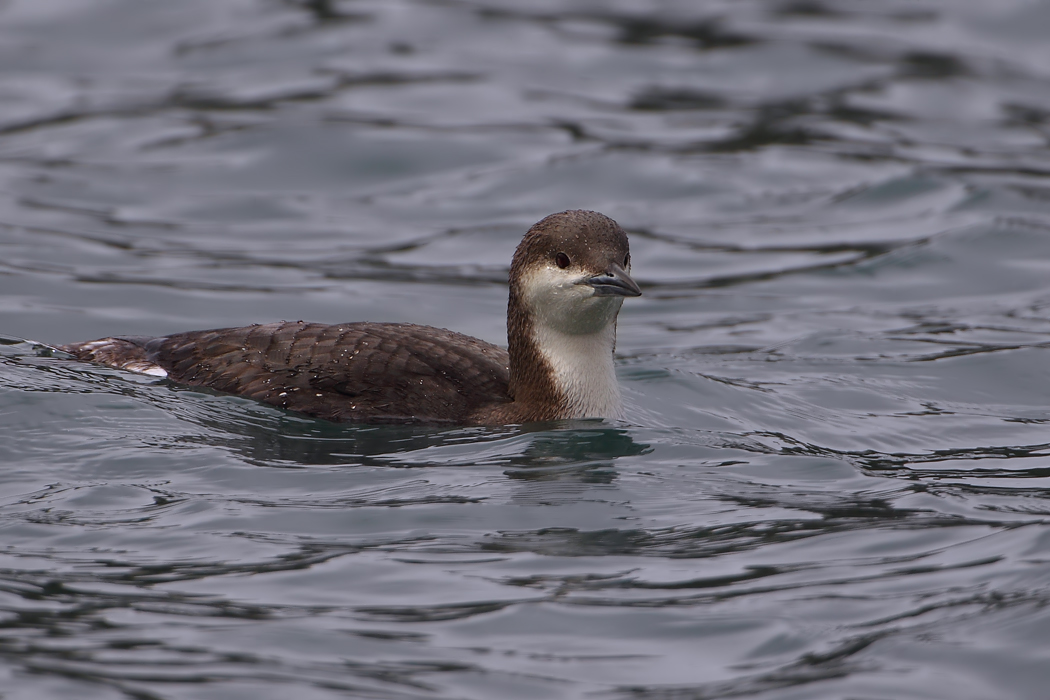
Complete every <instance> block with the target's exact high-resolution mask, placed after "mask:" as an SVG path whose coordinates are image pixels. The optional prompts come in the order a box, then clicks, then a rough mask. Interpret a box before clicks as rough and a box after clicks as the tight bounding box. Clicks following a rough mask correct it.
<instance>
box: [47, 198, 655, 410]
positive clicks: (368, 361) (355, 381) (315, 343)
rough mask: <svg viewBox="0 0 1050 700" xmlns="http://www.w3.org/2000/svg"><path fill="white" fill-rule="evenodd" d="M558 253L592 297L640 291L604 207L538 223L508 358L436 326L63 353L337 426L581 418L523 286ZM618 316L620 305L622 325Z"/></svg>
mask: <svg viewBox="0 0 1050 700" xmlns="http://www.w3.org/2000/svg"><path fill="white" fill-rule="evenodd" d="M559 255H563V256H566V259H571V261H572V269H571V270H568V271H566V272H565V273H564V275H576V276H577V277H579V278H580V281H573V282H572V284H573V285H584V286H586V287H587V288H588V289H593V292H592V295H593V296H594V297H598V296H605V297H608V296H618V297H622V296H635V295H637V294H638V293H640V292H638V291H637V286H636V285H635V284H634V282H633V281H632V280H630V277H628V276H627V275H626V272H624V271H623V268H624V267H627V266H628V264H629V260H628V253H627V236H626V234H625V233H624V232H623V230H622V229H621V228H620V227H619V226H618V225H617V224H616V223H615V222H614V221H612V220H611V219H609V218H607V217H605V216H603V215H601V214H598V213H596V212H587V211H569V212H563V213H561V214H554V215H551V216H549V217H547V218H545V219H543V220H542V221H540V222H539V223H537V224H536V225H535V226H533V227H532V228H531V229H530V230H529V232H528V233H527V234H526V235H525V237H524V239H523V240H522V242H521V244H520V245H519V246H518V248H517V250H516V251H515V254H514V259H513V261H512V263H511V274H510V297H509V303H508V309H507V334H508V340H509V352H508V351H507V350H503V349H502V348H499V347H497V346H495V345H492V344H490V343H486V342H484V341H482V340H478V339H477V338H472V337H470V336H466V335H462V334H460V333H454V332H452V331H448V330H444V329H439V328H431V327H428V326H417V325H412V324H392V323H344V324H337V325H324V324H319V323H304V322H301V321H300V322H297V323H289V322H281V323H270V324H265V325H253V326H246V327H242V328H223V329H217V330H206V331H190V332H187V333H177V334H174V335H169V336H163V337H158V338H105V339H102V340H96V341H89V342H85V343H73V344H70V345H66V346H63V347H61V349H62V350H64V351H66V352H69V353H71V354H72V355H74V356H75V357H76V358H77V359H79V360H84V361H88V362H96V363H100V364H105V365H109V366H113V367H120V368H124V369H130V370H134V371H139V372H146V373H151V374H157V375H160V376H163V375H166V376H167V378H168V379H170V380H172V381H175V382H178V383H180V384H188V385H191V386H203V387H210V388H212V389H215V390H218V391H223V392H228V393H231V394H237V395H240V396H247V397H250V398H253V399H257V400H259V401H263V402H265V403H268V404H272V405H274V406H280V407H282V408H286V409H289V410H292V411H297V412H300V413H304V414H307V415H310V416H315V417H318V418H324V419H327V420H333V421H348V422H428V423H432V422H441V423H455V424H507V423H524V422H530V421H539V420H554V419H559V418H570V417H580V416H576V415H574V414H573V413H574V411H576V412H577V413H578V412H579V411H580V410H582V409H575V408H573V406H572V405H570V404H571V402H570V401H569V398H568V394H567V393H566V390H565V389H564V387H562V386H560V385H559V383H558V378H557V376H556V373H555V372H554V369H553V368H552V362H551V359H550V357H549V353H545V351H544V349H543V348H542V347H540V346H539V344H538V343H537V340H536V338H537V335H536V329H535V325H536V323H537V322H538V321H537V318H538V316H537V310H536V309H534V308H531V307H530V302H529V301H528V294H527V291H528V290H526V289H525V288H523V285H524V284H526V282H527V280H529V279H531V278H530V277H529V275H530V273H533V272H536V271H537V270H541V271H548V270H555V268H557V267H561V265H560V264H559V263H558V262H557V260H558V258H557V256H559ZM611 266H612V267H611ZM621 273H622V274H621ZM599 277H600V278H599ZM572 279H574V280H575V278H572ZM568 288H569V289H572V290H575V287H573V286H570V287H568ZM609 290H612V291H609ZM584 296H586V295H584ZM602 303H605V302H602ZM618 309H619V306H618V299H617V306H616V308H615V310H614V311H613V315H612V318H613V321H612V322H613V324H614V326H615V311H618ZM541 315H542V314H541ZM613 338H615V327H614V328H613ZM611 353H612V348H611V347H610V348H609V349H608V354H609V357H608V358H599V359H607V360H608V361H609V362H611ZM617 398H618V393H617Z"/></svg>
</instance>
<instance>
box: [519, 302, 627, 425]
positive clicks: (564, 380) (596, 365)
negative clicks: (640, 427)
mask: <svg viewBox="0 0 1050 700" xmlns="http://www.w3.org/2000/svg"><path fill="white" fill-rule="evenodd" d="M536 344H537V346H538V347H539V350H540V353H541V354H542V355H543V357H544V358H545V359H546V360H547V362H548V364H549V365H550V367H551V370H552V371H553V372H554V384H555V386H556V387H557V388H558V390H559V391H560V393H561V394H562V396H564V397H565V400H566V402H567V404H568V409H569V412H570V414H571V416H572V417H573V418H621V417H623V402H622V400H621V398H620V385H619V384H618V383H617V382H616V370H615V367H614V366H613V347H614V346H615V344H616V324H615V322H614V323H610V324H609V325H608V326H606V327H605V328H604V329H603V330H602V331H601V332H598V333H586V334H570V333H562V332H559V331H557V330H554V329H552V328H550V327H549V326H539V327H538V328H537V329H536Z"/></svg>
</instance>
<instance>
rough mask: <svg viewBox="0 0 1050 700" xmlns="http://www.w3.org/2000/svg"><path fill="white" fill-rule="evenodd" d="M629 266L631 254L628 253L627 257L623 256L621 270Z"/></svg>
mask: <svg viewBox="0 0 1050 700" xmlns="http://www.w3.org/2000/svg"><path fill="white" fill-rule="evenodd" d="M630 266H631V254H630V253H628V254H627V255H625V256H623V269H625V270H626V269H627V268H629V267H630Z"/></svg>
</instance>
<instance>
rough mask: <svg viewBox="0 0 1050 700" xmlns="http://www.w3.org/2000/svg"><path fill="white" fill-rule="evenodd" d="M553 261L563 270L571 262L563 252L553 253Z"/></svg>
mask: <svg viewBox="0 0 1050 700" xmlns="http://www.w3.org/2000/svg"><path fill="white" fill-rule="evenodd" d="M554 262H556V263H558V267H560V268H561V269H563V270H564V269H565V268H567V267H568V266H569V265H570V264H571V263H570V261H569V256H568V255H566V254H565V253H558V254H557V255H555V256H554Z"/></svg>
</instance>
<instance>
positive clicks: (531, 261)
mask: <svg viewBox="0 0 1050 700" xmlns="http://www.w3.org/2000/svg"><path fill="white" fill-rule="evenodd" d="M630 268H631V254H630V248H629V246H628V243H627V234H626V233H624V230H623V229H622V228H620V226H619V224H617V223H616V222H615V221H613V220H612V219H610V218H609V217H607V216H605V215H603V214H599V213H598V212H595V211H584V210H573V211H565V212H561V213H560V214H551V215H550V216H548V217H547V218H545V219H543V220H542V221H540V222H539V223H537V224H536V225H535V226H533V227H532V228H531V229H529V232H528V233H526V234H525V238H523V239H522V241H521V244H520V245H518V249H517V250H516V251H515V252H514V260H513V262H512V263H511V268H510V284H511V292H512V294H513V293H515V292H516V293H517V295H518V296H519V298H520V300H521V301H522V302H523V303H524V305H525V308H526V309H527V310H528V311H530V312H531V313H532V314H533V315H534V316H535V317H536V319H537V321H540V322H547V323H549V324H552V325H553V327H554V328H556V329H557V330H559V331H561V332H566V333H590V332H594V331H596V330H598V329H599V327H601V326H604V325H606V324H607V323H608V322H609V321H612V320H614V319H615V317H616V313H617V312H618V311H619V310H620V304H621V302H622V301H623V297H628V296H632V297H634V296H639V295H640V294H641V293H642V292H641V290H640V289H639V288H638V285H637V284H635V282H634V280H632V279H631V276H630V274H629V270H630Z"/></svg>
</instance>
